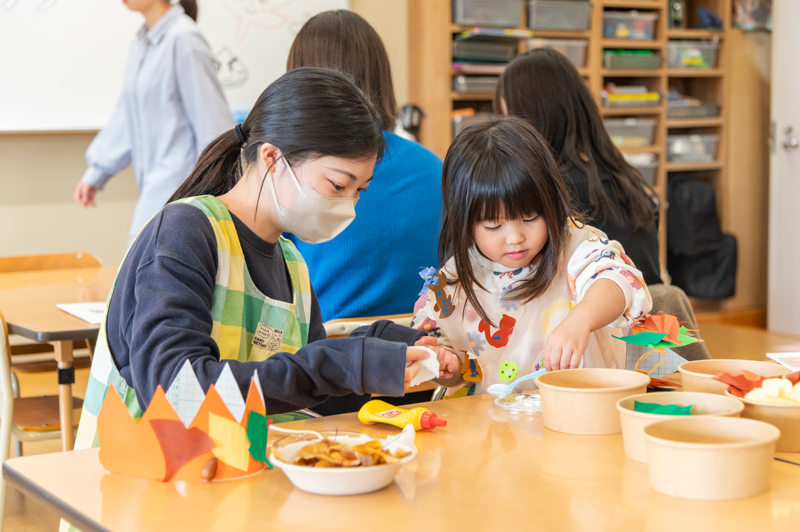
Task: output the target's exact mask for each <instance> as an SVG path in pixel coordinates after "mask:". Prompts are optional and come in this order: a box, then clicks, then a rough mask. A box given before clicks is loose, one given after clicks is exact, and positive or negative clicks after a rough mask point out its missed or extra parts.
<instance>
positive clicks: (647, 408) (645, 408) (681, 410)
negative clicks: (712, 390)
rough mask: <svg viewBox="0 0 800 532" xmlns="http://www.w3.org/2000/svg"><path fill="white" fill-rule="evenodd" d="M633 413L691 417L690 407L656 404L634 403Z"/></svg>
mask: <svg viewBox="0 0 800 532" xmlns="http://www.w3.org/2000/svg"><path fill="white" fill-rule="evenodd" d="M633 410H634V412H646V413H648V414H661V415H663V416H690V415H692V405H688V406H680V405H661V404H658V403H640V402H639V401H634V408H633Z"/></svg>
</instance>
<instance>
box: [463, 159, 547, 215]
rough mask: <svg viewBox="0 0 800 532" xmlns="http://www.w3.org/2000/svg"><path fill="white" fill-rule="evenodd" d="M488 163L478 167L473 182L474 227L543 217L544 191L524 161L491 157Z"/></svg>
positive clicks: (471, 184)
mask: <svg viewBox="0 0 800 532" xmlns="http://www.w3.org/2000/svg"><path fill="white" fill-rule="evenodd" d="M485 162H486V164H483V165H482V164H478V165H476V167H475V168H474V174H473V176H472V178H471V179H470V180H469V184H470V191H469V196H468V197H469V198H470V200H471V201H470V210H469V221H470V225H474V224H476V223H481V222H486V221H497V220H500V219H501V218H502V219H506V220H519V219H522V218H527V217H529V216H530V215H531V214H543V212H542V208H543V203H542V197H541V192H540V190H539V189H538V187H537V186H536V184H535V182H534V179H533V177H532V176H530V175H528V172H527V171H526V169H525V167H524V166H523V165H522V164H520V163H521V162H520V161H517V160H508V161H498V160H496V159H495V158H494V157H490V158H488V160H485ZM481 167H484V168H481Z"/></svg>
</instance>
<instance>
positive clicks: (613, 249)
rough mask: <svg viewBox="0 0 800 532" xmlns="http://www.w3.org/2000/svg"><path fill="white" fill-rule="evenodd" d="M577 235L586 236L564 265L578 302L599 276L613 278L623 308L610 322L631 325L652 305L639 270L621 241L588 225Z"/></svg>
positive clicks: (613, 325) (618, 325)
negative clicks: (623, 296)
mask: <svg viewBox="0 0 800 532" xmlns="http://www.w3.org/2000/svg"><path fill="white" fill-rule="evenodd" d="M586 229H589V230H588V231H586ZM578 235H582V236H585V240H584V241H583V242H581V243H580V244H579V245H578V247H577V248H576V249H575V251H574V252H573V253H572V256H571V257H570V259H569V263H568V265H567V273H568V274H569V281H570V284H571V285H572V289H573V291H574V293H575V298H576V301H577V302H580V301H581V300H582V299H583V297H584V296H585V295H586V292H587V291H588V290H589V287H590V286H592V284H594V283H595V282H596V281H597V280H598V279H608V280H610V281H613V282H615V283H616V284H617V286H619V287H620V289H621V290H622V292H623V293H624V294H625V311H624V312H623V314H622V315H621V316H619V318H617V319H616V320H614V321H613V322H612V323H610V324H609V326H610V327H630V326H632V325H633V324H634V322H635V321H636V319H637V318H639V317H640V316H642V315H643V314H644V313H646V312H650V310H651V309H652V307H653V301H652V299H651V298H650V292H649V291H648V290H647V285H646V284H645V282H644V279H643V278H642V272H640V271H639V270H637V269H636V266H635V265H634V264H633V261H631V259H630V258H629V257H628V256H627V255H626V254H625V250H624V249H623V248H622V245H621V244H620V243H619V242H617V241H616V240H609V239H608V238H607V237H606V235H605V233H603V232H602V231H600V230H599V229H595V228H588V227H587V228H584V230H581V231H579V232H578V233H577V234H576V236H578Z"/></svg>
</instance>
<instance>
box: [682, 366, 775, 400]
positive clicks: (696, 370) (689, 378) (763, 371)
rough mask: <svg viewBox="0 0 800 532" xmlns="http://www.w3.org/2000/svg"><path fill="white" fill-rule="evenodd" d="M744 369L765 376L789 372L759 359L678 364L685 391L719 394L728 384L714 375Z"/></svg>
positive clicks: (721, 393)
mask: <svg viewBox="0 0 800 532" xmlns="http://www.w3.org/2000/svg"><path fill="white" fill-rule="evenodd" d="M743 370H747V371H751V372H753V373H755V374H756V375H762V376H764V377H781V376H783V375H785V374H786V373H787V372H788V370H787V369H786V368H784V367H783V366H781V365H780V364H775V363H773V362H763V361H759V360H738V359H719V360H715V359H711V360H694V361H692V362H684V363H683V364H681V365H680V366H678V371H680V372H681V379H682V380H681V382H682V383H683V391H684V392H703V393H716V394H718V395H725V390H727V389H728V385H727V384H725V383H722V382H719V381H717V380H714V379H713V377H714V376H715V375H719V374H720V373H736V372H737V371H743Z"/></svg>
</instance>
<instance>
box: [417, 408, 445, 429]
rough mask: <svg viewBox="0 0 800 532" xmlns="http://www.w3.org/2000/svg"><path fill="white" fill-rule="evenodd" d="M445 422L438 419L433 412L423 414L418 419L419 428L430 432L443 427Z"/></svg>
mask: <svg viewBox="0 0 800 532" xmlns="http://www.w3.org/2000/svg"><path fill="white" fill-rule="evenodd" d="M446 425H447V420H444V419H439V418H438V417H436V414H434V413H433V412H423V413H422V415H421V416H420V418H419V426H420V427H422V428H423V429H425V430H432V429H434V428H436V427H444V426H446Z"/></svg>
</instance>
